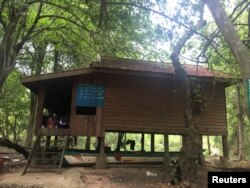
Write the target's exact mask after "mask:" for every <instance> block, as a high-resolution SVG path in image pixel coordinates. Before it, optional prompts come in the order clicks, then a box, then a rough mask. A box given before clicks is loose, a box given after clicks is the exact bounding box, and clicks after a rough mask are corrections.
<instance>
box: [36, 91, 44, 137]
mask: <svg viewBox="0 0 250 188" xmlns="http://www.w3.org/2000/svg"><path fill="white" fill-rule="evenodd" d="M44 98H45V87H44V86H42V87H40V88H39V92H38V104H37V112H36V127H35V134H36V135H37V134H38V131H39V130H40V128H41V126H42V121H43V109H44Z"/></svg>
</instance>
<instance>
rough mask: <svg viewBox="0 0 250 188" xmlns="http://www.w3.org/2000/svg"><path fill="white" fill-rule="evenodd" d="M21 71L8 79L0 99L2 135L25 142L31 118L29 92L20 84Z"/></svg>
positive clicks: (16, 71)
mask: <svg viewBox="0 0 250 188" xmlns="http://www.w3.org/2000/svg"><path fill="white" fill-rule="evenodd" d="M20 76H21V74H20V72H19V71H18V70H15V71H13V72H12V73H11V74H10V75H9V77H8V79H7V80H6V82H5V84H4V87H3V90H2V93H1V100H0V136H1V137H5V138H8V139H11V140H13V141H14V142H15V143H23V142H24V138H25V130H26V129H27V125H28V119H29V98H28V95H29V93H28V92H27V90H26V89H25V88H24V87H23V86H22V85H21V84H20V81H19V79H20Z"/></svg>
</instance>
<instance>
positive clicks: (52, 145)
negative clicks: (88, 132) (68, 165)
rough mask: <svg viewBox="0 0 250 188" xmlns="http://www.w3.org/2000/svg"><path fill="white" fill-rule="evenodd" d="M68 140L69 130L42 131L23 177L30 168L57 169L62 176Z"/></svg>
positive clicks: (43, 129) (48, 129)
mask: <svg viewBox="0 0 250 188" xmlns="http://www.w3.org/2000/svg"><path fill="white" fill-rule="evenodd" d="M68 138H69V130H68V129H59V128H54V129H50V128H42V129H40V131H39V133H38V135H37V137H36V141H35V143H34V146H33V148H32V150H31V152H30V154H29V157H28V159H27V162H26V164H25V166H24V168H23V171H22V173H21V175H24V174H25V173H26V171H27V169H28V167H29V168H36V169H43V170H44V171H46V169H47V170H48V169H57V172H58V173H59V174H60V173H61V168H62V162H63V157H64V153H65V149H66V148H67V146H68Z"/></svg>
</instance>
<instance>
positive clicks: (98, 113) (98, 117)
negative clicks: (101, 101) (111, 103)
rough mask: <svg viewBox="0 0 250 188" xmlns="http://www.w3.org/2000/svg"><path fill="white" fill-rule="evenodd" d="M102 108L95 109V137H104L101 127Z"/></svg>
mask: <svg viewBox="0 0 250 188" xmlns="http://www.w3.org/2000/svg"><path fill="white" fill-rule="evenodd" d="M102 116H103V108H97V109H96V136H97V137H104V131H103V125H102Z"/></svg>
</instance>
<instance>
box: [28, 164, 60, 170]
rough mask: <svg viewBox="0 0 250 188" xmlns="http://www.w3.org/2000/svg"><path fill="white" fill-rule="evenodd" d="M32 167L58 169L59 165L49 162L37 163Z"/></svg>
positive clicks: (31, 166)
mask: <svg viewBox="0 0 250 188" xmlns="http://www.w3.org/2000/svg"><path fill="white" fill-rule="evenodd" d="M29 167H30V168H43V169H44V168H50V169H53V168H54V169H58V165H49V164H40V165H38V164H36V165H30V166H29Z"/></svg>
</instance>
